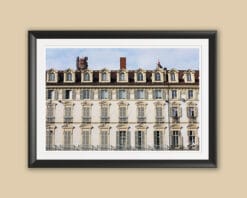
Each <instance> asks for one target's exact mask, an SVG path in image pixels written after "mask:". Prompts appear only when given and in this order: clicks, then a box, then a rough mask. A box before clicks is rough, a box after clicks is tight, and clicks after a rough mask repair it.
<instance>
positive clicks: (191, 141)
mask: <svg viewBox="0 0 247 198" xmlns="http://www.w3.org/2000/svg"><path fill="white" fill-rule="evenodd" d="M195 143H196V137H195V134H194V133H193V131H189V145H191V146H193V145H195Z"/></svg>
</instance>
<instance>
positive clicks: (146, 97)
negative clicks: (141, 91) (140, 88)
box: [145, 90, 148, 99]
mask: <svg viewBox="0 0 247 198" xmlns="http://www.w3.org/2000/svg"><path fill="white" fill-rule="evenodd" d="M145 99H148V90H145Z"/></svg>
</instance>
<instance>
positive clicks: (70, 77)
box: [66, 73, 72, 81]
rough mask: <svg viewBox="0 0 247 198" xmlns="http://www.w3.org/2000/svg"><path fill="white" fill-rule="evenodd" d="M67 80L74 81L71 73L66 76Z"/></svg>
mask: <svg viewBox="0 0 247 198" xmlns="http://www.w3.org/2000/svg"><path fill="white" fill-rule="evenodd" d="M66 80H67V81H72V74H71V73H67V74H66Z"/></svg>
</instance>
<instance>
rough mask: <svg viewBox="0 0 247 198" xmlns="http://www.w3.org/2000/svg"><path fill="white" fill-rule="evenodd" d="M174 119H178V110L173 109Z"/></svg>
mask: <svg viewBox="0 0 247 198" xmlns="http://www.w3.org/2000/svg"><path fill="white" fill-rule="evenodd" d="M172 117H175V118H177V117H178V108H177V107H172Z"/></svg>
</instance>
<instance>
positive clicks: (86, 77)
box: [84, 72, 90, 81]
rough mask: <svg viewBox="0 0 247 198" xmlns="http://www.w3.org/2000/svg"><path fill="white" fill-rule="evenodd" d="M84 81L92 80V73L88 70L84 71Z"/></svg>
mask: <svg viewBox="0 0 247 198" xmlns="http://www.w3.org/2000/svg"><path fill="white" fill-rule="evenodd" d="M84 81H90V75H89V73H88V72H86V73H84Z"/></svg>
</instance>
